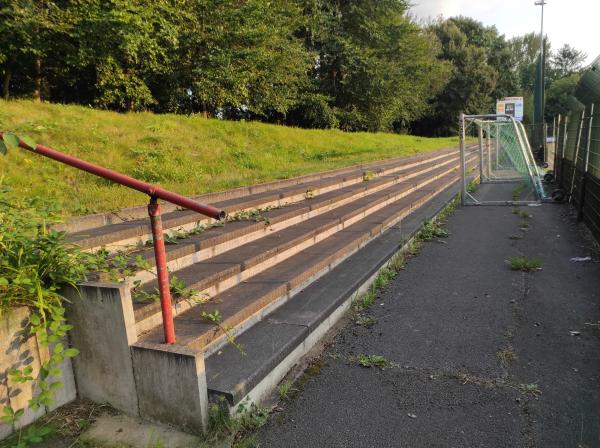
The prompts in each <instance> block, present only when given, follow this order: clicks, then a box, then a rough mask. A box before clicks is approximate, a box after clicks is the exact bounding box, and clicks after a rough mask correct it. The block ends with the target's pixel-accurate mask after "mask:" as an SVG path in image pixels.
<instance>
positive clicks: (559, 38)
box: [410, 0, 600, 62]
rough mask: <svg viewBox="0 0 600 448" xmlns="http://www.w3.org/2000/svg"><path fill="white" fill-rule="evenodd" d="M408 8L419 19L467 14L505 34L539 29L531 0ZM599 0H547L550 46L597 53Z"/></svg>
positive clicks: (433, 1) (465, 0) (427, 1)
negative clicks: (566, 45)
mask: <svg viewBox="0 0 600 448" xmlns="http://www.w3.org/2000/svg"><path fill="white" fill-rule="evenodd" d="M413 3H414V6H413V7H412V8H411V10H410V12H411V14H413V15H414V16H416V17H417V18H419V19H427V18H435V17H438V16H439V15H443V16H444V17H452V16H457V15H463V16H469V17H473V18H474V19H477V20H479V21H481V22H483V23H484V24H486V25H495V26H496V28H498V31H499V32H500V33H501V34H505V35H506V36H507V37H513V36H518V35H522V34H525V33H530V32H532V31H533V32H536V33H539V30H540V12H541V11H540V7H539V6H535V5H534V0H413ZM598 17H600V0H548V4H547V5H546V6H545V8H544V33H545V34H546V35H547V36H548V37H549V38H550V42H551V43H552V47H553V48H558V47H561V46H562V45H563V44H565V43H568V44H569V45H572V46H574V47H575V48H577V49H579V50H582V51H584V52H585V53H586V54H587V55H588V62H591V61H592V60H593V59H594V58H595V57H597V56H598V55H600V38H598V37H597V33H598V29H597V27H598V24H597V21H598Z"/></svg>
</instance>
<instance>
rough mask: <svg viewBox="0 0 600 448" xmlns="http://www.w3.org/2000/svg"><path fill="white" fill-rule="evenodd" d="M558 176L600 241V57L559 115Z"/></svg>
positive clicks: (567, 193)
mask: <svg viewBox="0 0 600 448" xmlns="http://www.w3.org/2000/svg"><path fill="white" fill-rule="evenodd" d="M554 121H555V126H556V151H555V158H554V169H555V176H556V179H557V181H558V183H559V184H560V186H561V189H562V192H563V194H564V196H565V197H566V198H568V200H569V202H571V203H572V204H573V205H574V206H575V207H576V208H577V212H578V217H579V219H582V220H584V221H585V222H586V224H587V225H588V226H589V228H590V229H591V230H592V232H593V233H594V235H595V236H596V238H598V239H599V240H600V57H598V58H596V60H595V61H594V62H593V63H592V65H591V66H590V67H589V68H588V69H587V70H586V71H585V72H584V74H583V75H582V77H581V80H580V81H579V84H578V85H577V88H576V89H575V93H574V95H573V96H572V97H571V98H569V101H568V102H567V109H566V110H564V111H563V113H562V114H560V115H558V116H557V117H556V118H555V120H554Z"/></svg>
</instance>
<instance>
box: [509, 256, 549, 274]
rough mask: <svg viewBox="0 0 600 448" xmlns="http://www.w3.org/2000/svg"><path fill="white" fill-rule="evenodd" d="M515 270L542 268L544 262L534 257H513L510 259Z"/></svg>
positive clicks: (524, 270)
mask: <svg viewBox="0 0 600 448" xmlns="http://www.w3.org/2000/svg"><path fill="white" fill-rule="evenodd" d="M508 263H509V264H510V268H511V269H512V270H513V271H523V272H532V271H536V270H539V269H541V268H542V263H541V262H540V261H539V260H536V259H534V258H527V257H525V256H523V257H511V258H509V260H508Z"/></svg>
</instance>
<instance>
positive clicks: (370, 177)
mask: <svg viewBox="0 0 600 448" xmlns="http://www.w3.org/2000/svg"><path fill="white" fill-rule="evenodd" d="M375 177H377V174H375V172H374V171H365V172H363V182H369V181H370V180H373V179H375Z"/></svg>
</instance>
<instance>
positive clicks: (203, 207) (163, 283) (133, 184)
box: [0, 132, 226, 344]
mask: <svg viewBox="0 0 600 448" xmlns="http://www.w3.org/2000/svg"><path fill="white" fill-rule="evenodd" d="M0 139H2V140H3V133H2V132H0ZM19 147H21V148H23V149H26V150H28V151H32V152H34V153H36V154H40V155H43V156H45V157H48V158H50V159H53V160H56V161H58V162H61V163H64V164H65V165H69V166H72V167H74V168H77V169H80V170H82V171H86V172H88V173H91V174H94V175H96V176H99V177H103V178H104V179H108V180H110V181H112V182H115V183H118V184H121V185H124V186H126V187H129V188H132V189H134V190H137V191H140V192H142V193H146V194H147V195H148V196H150V203H149V204H148V216H149V217H150V223H151V227H152V240H153V243H154V257H155V259H156V275H157V278H158V289H159V293H160V306H161V311H162V320H163V330H164V335H165V343H166V344H174V343H175V326H174V324H173V310H172V307H171V291H170V285H169V271H168V270H167V255H166V252H165V242H164V239H163V229H162V221H161V214H160V204H159V203H158V200H159V199H163V200H165V201H168V202H171V203H173V204H175V205H179V206H181V207H184V208H187V209H189V210H194V211H196V212H198V213H201V214H203V215H205V216H208V217H210V218H214V219H218V220H221V219H223V218H225V216H226V214H225V212H224V211H223V210H219V209H218V208H215V207H213V206H212V205H208V204H203V203H201V202H196V201H194V200H192V199H190V198H187V197H185V196H181V195H179V194H177V193H173V192H172V191H168V190H165V189H164V188H161V187H159V186H158V185H152V184H149V183H146V182H142V181H140V180H138V179H134V178H133V177H129V176H126V175H125V174H122V173H119V172H117V171H113V170H109V169H108V168H104V167H102V166H99V165H95V164H93V163H90V162H86V161H85V160H81V159H78V158H77V157H73V156H70V155H67V154H63V153H62V152H59V151H56V150H54V149H52V148H48V147H47V146H44V145H36V146H35V148H32V147H31V146H29V145H28V144H27V143H25V142H24V141H23V140H19Z"/></svg>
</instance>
